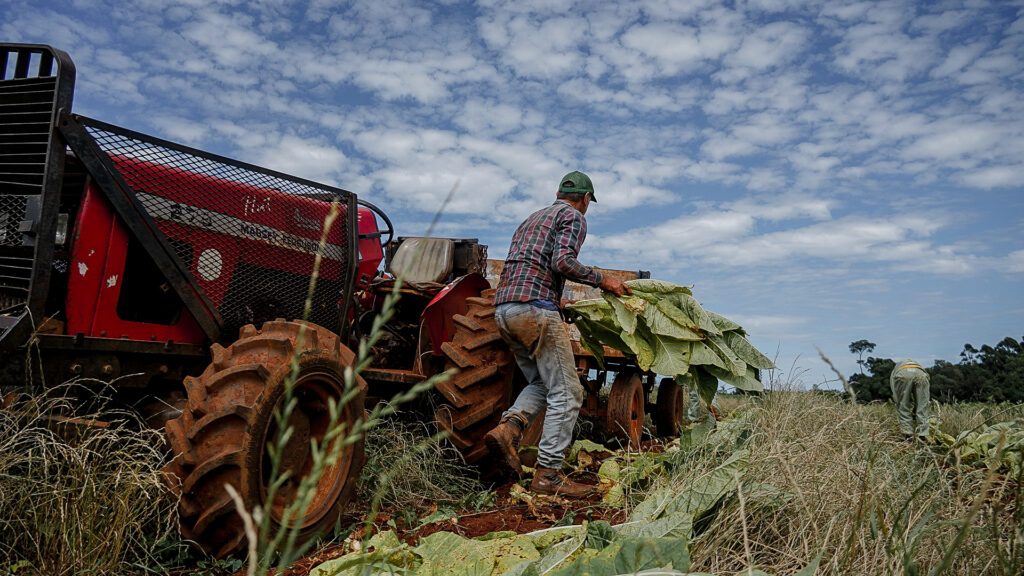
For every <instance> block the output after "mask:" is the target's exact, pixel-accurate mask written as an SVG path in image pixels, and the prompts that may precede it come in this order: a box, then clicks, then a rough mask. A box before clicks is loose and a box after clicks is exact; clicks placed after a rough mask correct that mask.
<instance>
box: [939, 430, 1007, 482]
mask: <svg viewBox="0 0 1024 576" xmlns="http://www.w3.org/2000/svg"><path fill="white" fill-rule="evenodd" d="M935 439H936V441H938V442H939V443H940V444H943V445H945V446H947V447H949V449H950V452H951V456H953V457H955V458H956V459H957V460H961V461H964V462H978V463H980V464H982V465H984V466H985V467H987V468H990V469H993V470H1001V471H1003V472H1008V473H1009V474H1010V476H1011V477H1013V478H1020V477H1021V476H1022V472H1024V422H1021V421H1020V420H1015V421H1013V422H999V423H997V424H992V425H990V426H984V427H982V428H976V429H974V430H967V431H965V432H962V433H961V434H960V435H959V436H957V437H956V438H955V439H954V438H953V437H952V436H949V435H947V434H936V435H935Z"/></svg>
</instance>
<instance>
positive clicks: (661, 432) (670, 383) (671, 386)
mask: <svg viewBox="0 0 1024 576" xmlns="http://www.w3.org/2000/svg"><path fill="white" fill-rule="evenodd" d="M686 400H687V395H686V391H685V390H683V387H682V386H680V385H679V384H677V383H676V381H675V379H674V378H662V379H661V382H660V383H658V397H657V401H656V404H655V413H654V423H655V426H656V428H657V430H658V436H678V435H679V428H680V426H682V425H683V420H684V417H685V414H684V413H685V411H686Z"/></svg>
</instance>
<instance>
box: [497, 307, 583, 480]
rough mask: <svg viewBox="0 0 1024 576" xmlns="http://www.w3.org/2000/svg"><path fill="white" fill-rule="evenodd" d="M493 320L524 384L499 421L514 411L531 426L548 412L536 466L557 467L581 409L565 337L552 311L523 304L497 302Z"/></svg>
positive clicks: (579, 388)
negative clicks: (513, 357) (522, 376)
mask: <svg viewBox="0 0 1024 576" xmlns="http://www.w3.org/2000/svg"><path fill="white" fill-rule="evenodd" d="M494 317H495V320H497V322H498V330H499V331H501V335H502V337H503V338H504V339H505V341H506V342H508V345H509V347H510V348H511V349H512V352H513V354H515V357H516V363H518V364H519V369H520V370H522V371H523V375H524V376H526V381H527V382H528V384H527V385H526V388H523V391H522V392H520V393H519V397H518V398H516V401H515V403H513V404H512V407H511V408H509V409H508V410H507V411H506V412H505V414H503V415H502V417H504V416H507V415H509V414H511V413H516V414H519V415H521V416H523V417H525V418H526V420H527V422H533V420H534V418H536V417H537V414H539V413H540V411H541V410H544V409H545V408H547V413H546V414H545V415H544V430H543V431H542V432H541V437H540V446H538V454H537V465H538V466H540V467H542V468H555V469H559V468H561V467H562V461H563V460H564V459H565V452H566V450H567V449H568V448H569V444H570V443H571V442H572V431H573V427H574V426H575V425H576V417H577V416H579V413H580V407H581V406H583V385H582V384H580V379H579V376H577V375H576V362H575V359H574V358H573V355H572V343H571V342H570V341H569V333H568V331H567V330H566V327H565V324H564V323H563V322H562V317H561V315H560V314H559V313H558V312H557V311H555V310H544V309H542V308H537V307H536V306H533V305H531V304H527V303H525V302H506V303H504V304H499V305H498V307H497V309H495V312H494Z"/></svg>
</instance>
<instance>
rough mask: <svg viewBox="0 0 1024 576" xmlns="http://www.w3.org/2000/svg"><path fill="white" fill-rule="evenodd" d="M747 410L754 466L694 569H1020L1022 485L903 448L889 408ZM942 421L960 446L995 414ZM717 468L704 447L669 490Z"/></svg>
mask: <svg viewBox="0 0 1024 576" xmlns="http://www.w3.org/2000/svg"><path fill="white" fill-rule="evenodd" d="M744 403H745V404H746V406H744V407H743V408H742V409H743V410H749V411H750V414H749V417H750V422H751V429H752V435H751V437H750V438H749V448H750V450H751V456H750V468H749V469H748V471H747V472H746V474H745V475H744V476H743V482H742V485H741V493H740V494H738V495H736V497H733V498H731V499H730V500H729V501H727V502H726V503H725V505H724V506H723V507H722V508H721V509H720V510H719V511H718V512H717V515H716V516H715V517H713V518H710V519H705V521H704V522H703V523H698V534H697V536H696V537H695V540H694V542H693V544H692V549H691V558H692V559H693V562H694V565H693V567H692V568H691V569H692V570H695V571H700V572H708V573H712V574H733V573H736V572H740V571H745V570H748V569H749V567H754V568H760V569H763V570H765V571H766V572H768V573H770V574H792V573H795V572H796V571H797V570H799V569H800V568H802V567H804V566H806V565H807V564H808V562H809V561H810V560H811V559H813V558H815V557H816V556H817V555H819V554H820V555H821V562H820V567H819V569H818V572H817V574H819V575H821V574H834V575H844V576H848V575H861V574H862V575H865V576H866V575H872V576H873V575H878V574H922V575H924V574H938V573H945V574H956V575H960V574H965V575H966V574H970V575H978V574H994V575H1005V576H1019V574H1021V573H1022V570H1024V553H1022V544H1024V538H1022V525H1024V524H1022V520H1024V518H1022V514H1021V512H1020V510H1019V509H1018V507H1017V504H1018V503H1020V502H1021V500H1022V495H1024V493H1022V490H1021V487H1020V483H1019V479H1012V478H1006V477H1005V476H1002V475H1000V474H997V473H994V472H990V471H988V470H986V469H985V468H984V467H981V468H979V467H978V466H977V465H976V464H974V465H971V464H967V463H963V462H957V461H956V460H955V459H951V458H949V457H948V456H949V453H948V451H947V450H945V449H943V448H939V447H936V446H929V445H925V444H922V443H920V442H917V443H913V442H911V443H908V442H906V441H904V440H903V439H902V438H901V436H900V435H899V434H898V430H897V428H896V418H895V412H894V410H893V408H892V406H891V405H883V404H877V405H867V406H864V405H851V404H850V403H848V402H845V401H843V400H841V399H837V398H835V397H829V396H825V395H821V394H816V393H809V392H797V391H778V390H776V391H774V392H770V393H767V394H765V395H764V396H762V397H760V398H757V399H751V400H747V401H745V402H744ZM1012 410H1013V409H1011V411H1012ZM1017 410H1018V412H1019V407H1018V408H1017ZM937 412H938V415H939V416H940V417H943V418H946V419H947V420H946V422H945V423H944V424H943V425H942V426H943V427H944V431H945V432H947V433H950V434H952V435H954V436H955V435H956V434H957V433H959V432H960V431H962V430H966V429H970V428H972V427H974V426H977V425H980V424H981V423H983V422H984V421H985V419H986V418H988V417H990V416H991V415H992V414H995V413H997V410H994V409H993V408H992V407H984V406H960V407H955V406H943V407H941V408H939V409H938V410H937ZM720 459H721V455H717V456H716V454H715V452H714V450H710V449H708V447H702V448H698V449H696V450H694V451H693V456H692V457H691V458H690V460H689V461H688V462H687V464H688V465H687V467H685V469H684V470H683V471H682V472H681V473H679V474H677V475H675V476H674V477H673V478H671V479H670V481H671V482H673V483H675V484H677V485H679V486H684V485H685V484H686V482H687V478H692V477H694V476H695V475H698V474H700V473H701V472H703V471H705V470H710V469H711V468H713V467H714V466H715V465H716V464H717V463H718V462H719V461H720Z"/></svg>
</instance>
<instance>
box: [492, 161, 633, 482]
mask: <svg viewBox="0 0 1024 576" xmlns="http://www.w3.org/2000/svg"><path fill="white" fill-rule="evenodd" d="M591 202H597V199H596V198H595V197H594V185H593V184H592V183H591V181H590V178H589V177H588V176H587V175H586V174H584V173H582V172H570V173H568V174H566V175H565V177H564V178H562V180H561V184H560V185H559V187H558V194H557V200H556V201H555V203H554V204H552V205H551V206H548V207H547V208H543V209H541V210H538V211H537V212H534V213H533V214H531V215H530V217H529V218H527V219H526V221H525V222H523V223H522V224H520V226H519V228H518V229H517V230H516V233H515V235H514V236H512V246H511V248H510V249H509V254H508V258H507V259H506V260H505V269H504V270H503V271H502V273H501V280H499V282H498V290H497V293H496V294H495V298H494V303H495V305H496V308H495V313H494V316H495V320H496V321H497V323H498V329H499V331H500V332H501V335H502V337H503V338H504V339H505V341H506V342H507V343H508V345H509V348H511V349H512V352H513V354H515V357H516V362H517V363H518V364H519V368H520V369H521V370H522V371H523V375H525V376H526V379H527V382H528V384H527V386H526V388H524V389H523V391H522V392H521V393H520V394H519V397H518V398H516V401H515V403H513V404H512V407H511V408H509V409H508V410H507V411H506V412H505V413H504V414H502V417H501V422H500V423H499V424H498V426H497V427H495V428H494V429H493V430H491V431H490V432H488V433H487V436H486V437H485V440H486V442H487V446H488V448H490V450H491V452H493V453H494V454H495V455H496V456H498V461H499V463H501V464H503V465H504V466H506V467H508V468H509V470H510V471H512V472H514V473H515V474H517V475H518V474H519V473H520V472H521V471H522V466H521V465H520V462H519V439H520V438H521V437H522V434H523V431H524V430H525V429H526V428H527V426H529V424H530V422H532V421H533V420H534V418H536V417H537V415H538V414H539V413H540V412H541V411H543V410H545V409H546V410H547V412H546V413H545V416H544V430H543V432H542V433H541V438H540V446H538V454H537V468H536V472H535V473H534V476H533V482H532V483H531V484H530V489H531V490H533V491H534V492H539V493H542V494H562V495H566V496H584V495H586V494H588V493H590V492H591V491H592V489H591V488H590V487H588V486H585V485H581V484H578V483H576V482H573V481H572V480H569V479H568V478H566V477H565V475H564V474H563V473H562V461H563V460H564V459H565V452H566V449H568V448H569V443H570V442H571V441H572V430H573V427H574V426H575V424H576V418H577V416H579V413H580V407H582V405H583V385H582V384H581V383H580V379H579V376H577V374H576V362H575V359H574V358H573V353H572V343H571V342H570V341H569V333H568V331H567V330H566V327H565V324H564V323H563V322H562V316H561V314H560V312H559V305H560V304H561V301H562V288H563V287H564V286H565V280H566V279H569V280H572V281H574V282H581V283H583V284H589V285H591V286H599V287H600V288H602V289H603V290H607V291H609V292H612V293H614V294H616V295H618V296H621V295H623V294H628V293H629V287H628V286H626V284H625V283H623V282H622V280H620V279H618V278H614V277H612V276H605V275H603V274H601V273H600V272H599V271H597V270H595V269H594V268H591V267H589V266H584V265H583V264H580V262H579V261H578V260H576V255H577V254H578V253H579V251H580V247H581V246H583V241H584V240H585V239H586V237H587V221H586V219H585V218H584V217H583V215H584V214H586V212H587V207H588V206H589V205H590V203H591Z"/></svg>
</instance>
